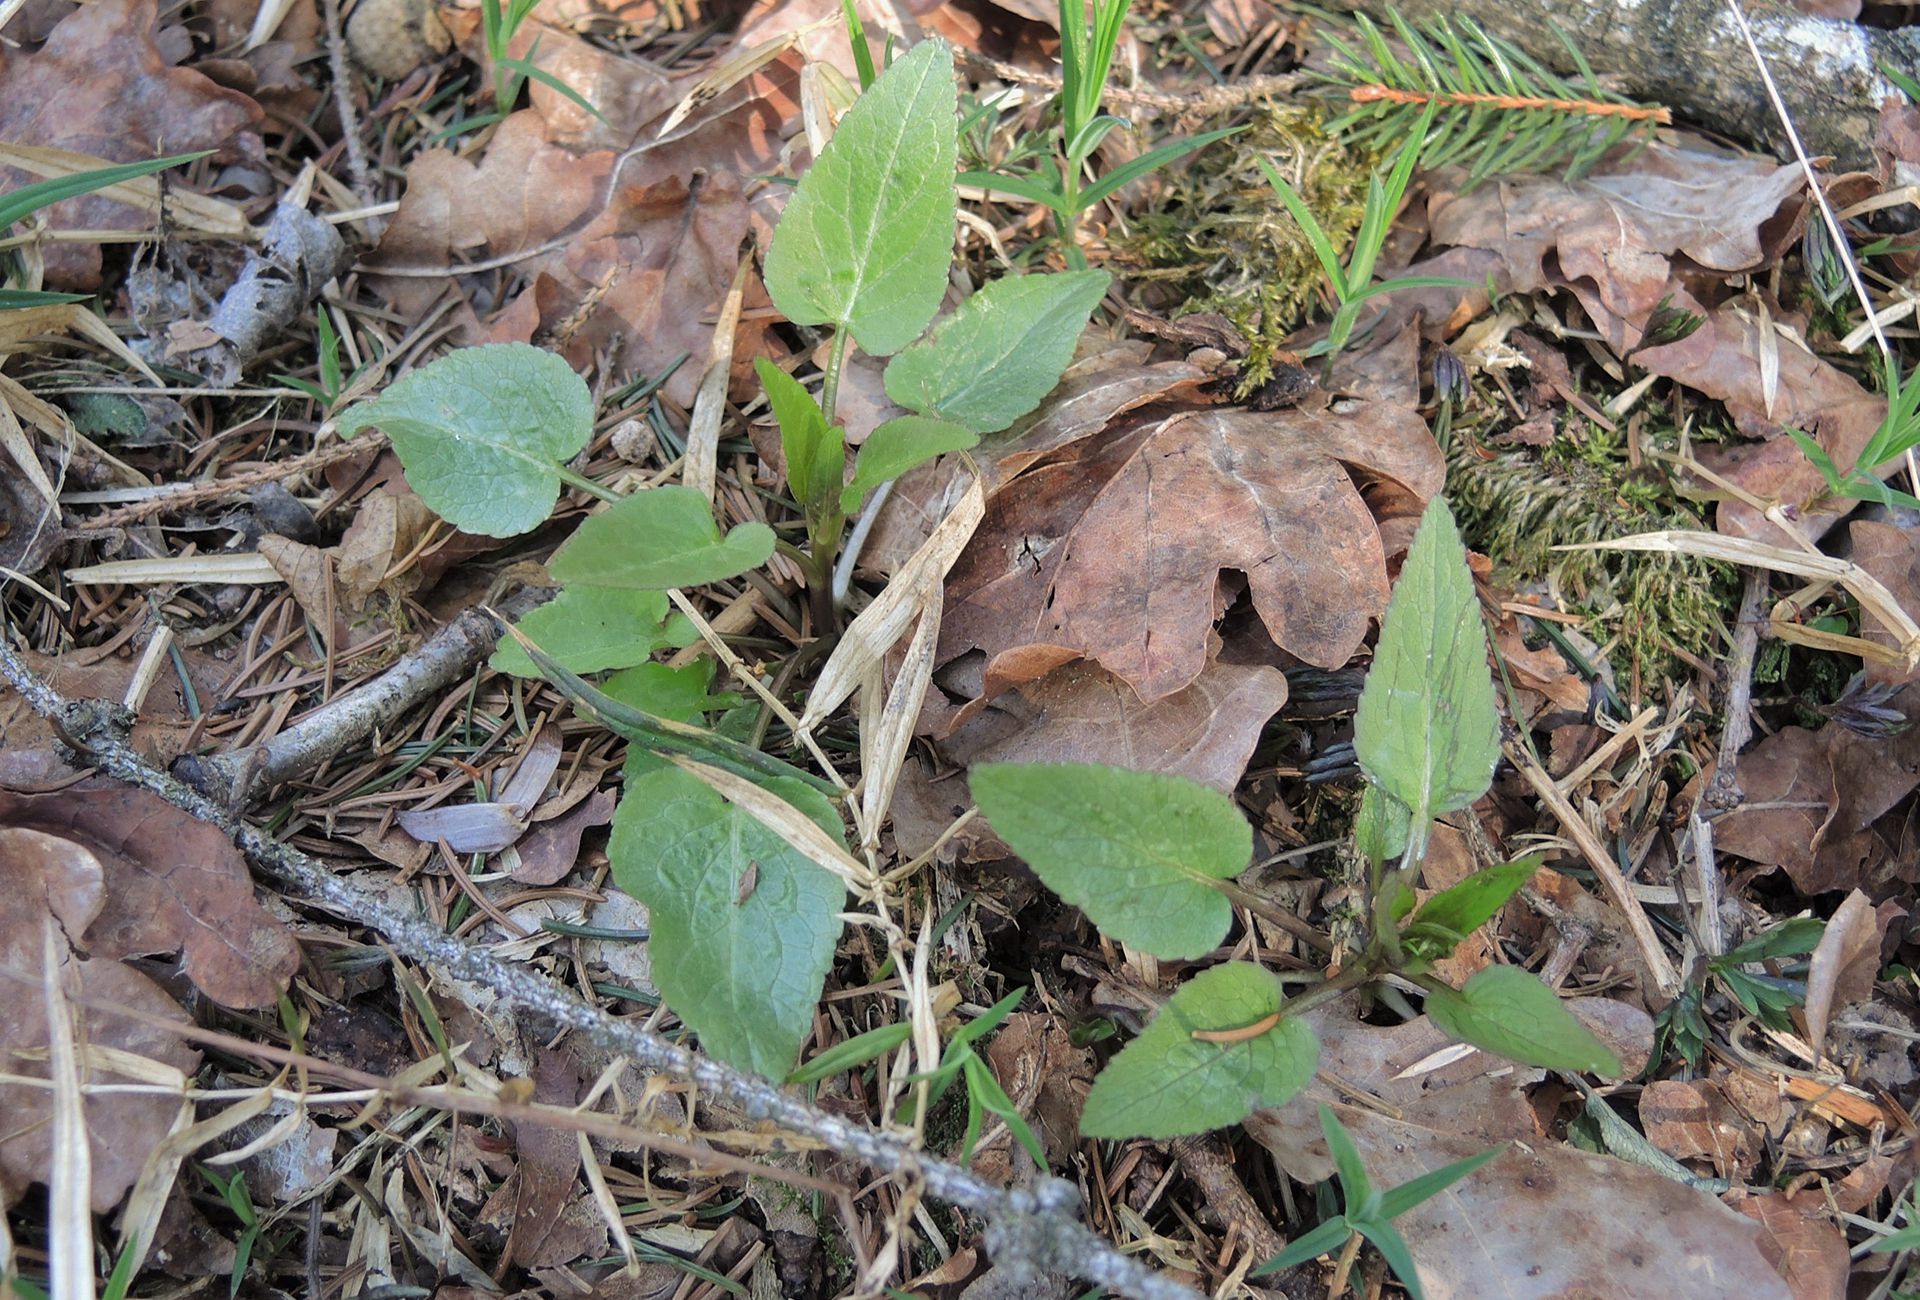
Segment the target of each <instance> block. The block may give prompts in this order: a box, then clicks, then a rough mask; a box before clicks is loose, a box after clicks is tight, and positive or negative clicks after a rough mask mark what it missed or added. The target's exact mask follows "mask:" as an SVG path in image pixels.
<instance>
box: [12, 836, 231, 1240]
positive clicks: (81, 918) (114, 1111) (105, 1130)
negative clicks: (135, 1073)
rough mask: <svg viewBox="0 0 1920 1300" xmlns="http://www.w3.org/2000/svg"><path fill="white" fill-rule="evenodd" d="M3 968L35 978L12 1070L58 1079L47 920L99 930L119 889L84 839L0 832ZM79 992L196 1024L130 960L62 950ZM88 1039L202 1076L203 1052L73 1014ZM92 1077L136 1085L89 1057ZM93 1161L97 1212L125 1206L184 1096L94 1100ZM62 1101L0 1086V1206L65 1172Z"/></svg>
mask: <svg viewBox="0 0 1920 1300" xmlns="http://www.w3.org/2000/svg"><path fill="white" fill-rule="evenodd" d="M0 877H4V879H5V880H6V882H7V887H6V888H5V889H4V890H0V967H4V968H5V969H6V970H7V972H8V973H9V975H17V976H20V977H21V978H22V979H23V980H24V981H25V982H24V983H15V982H14V981H13V980H12V979H9V980H8V981H7V989H8V992H7V997H8V999H9V1003H10V1006H9V1014H7V1015H4V1016H0V1074H14V1075H23V1076H30V1077H38V1078H46V1077H47V1063H46V1056H45V1052H46V1048H47V1033H48V1026H47V1016H46V1014H45V1012H44V1010H43V1009H42V1008H43V1007H44V1006H45V1002H44V993H43V990H42V989H41V987H40V972H41V971H42V969H43V968H44V961H45V951H46V942H47V938H46V936H47V922H48V919H49V918H51V919H52V921H53V922H54V924H55V925H56V926H58V928H59V932H60V935H61V937H62V942H61V944H60V946H61V948H63V949H66V948H67V945H66V943H65V942H64V939H65V937H67V936H72V935H76V934H81V933H83V932H84V931H86V930H87V929H88V928H89V927H90V926H92V925H93V924H95V922H96V921H97V919H98V918H99V916H100V913H101V909H102V907H103V905H104V904H105V901H106V896H107V892H108V890H109V888H110V884H109V880H110V873H109V872H108V870H107V868H106V866H105V865H104V864H103V863H102V861H101V859H100V858H99V856H98V855H97V854H95V853H94V852H93V851H92V850H91V849H90V848H88V847H87V846H86V845H85V844H83V843H81V842H80V841H79V840H77V839H75V838H73V837H71V836H69V835H65V834H61V833H59V832H57V831H46V830H36V829H33V828H30V827H25V826H19V825H11V826H5V825H0ZM60 958H61V961H62V965H63V967H65V970H64V972H63V974H64V975H65V976H66V977H67V979H68V983H67V987H68V988H69V989H71V988H73V987H74V985H76V984H77V985H78V992H79V995H80V997H82V998H84V999H85V1000H86V1001H88V1002H92V1003H96V1004H101V1005H106V1006H115V1007H126V1008H129V1009H131V1010H134V1011H138V1012H141V1013H143V1014H144V1015H147V1016H153V1017H158V1018H160V1019H163V1020H178V1021H180V1022H181V1023H182V1024H186V1023H189V1022H188V1020H187V1017H186V1016H185V1015H184V1014H183V1013H182V1012H181V1010H180V1008H179V1006H178V1005H176V1004H175V1002H174V1001H173V999H172V998H170V997H168V996H167V994H166V991H165V990H164V989H162V988H161V987H160V986H159V985H158V984H155V983H154V982H153V981H152V980H150V979H148V978H147V977H146V976H145V975H142V974H141V973H140V972H139V971H136V970H134V969H133V968H132V967H130V966H127V965H125V964H124V963H122V962H118V961H114V960H111V959H107V958H101V957H98V956H96V958H95V959H94V960H92V961H86V960H83V959H81V958H80V957H79V956H78V955H77V954H74V953H73V952H71V950H70V949H69V950H67V951H63V952H61V953H60ZM69 1010H70V1011H71V1013H72V1015H73V1019H74V1024H75V1027H76V1029H77V1030H79V1031H80V1036H81V1037H82V1038H83V1039H84V1041H85V1042H86V1043H88V1044H89V1045H91V1046H95V1047H107V1048H113V1049H115V1050H118V1051H122V1052H127V1053H130V1054H132V1055H134V1056H138V1057H143V1058H145V1059H146V1060H148V1061H152V1062H156V1063H158V1064H160V1065H164V1066H170V1067H172V1068H173V1069H175V1070H178V1071H180V1072H181V1073H183V1074H186V1073H191V1072H192V1071H193V1070H194V1068H195V1067H196V1066H198V1064H199V1061H200V1054H199V1053H198V1052H195V1051H194V1050H193V1049H192V1048H190V1047H188V1046H187V1045H186V1042H185V1040H183V1039H182V1038H180V1036H179V1035H177V1034H171V1033H168V1032H167V1031H166V1029H165V1028H164V1027H161V1026H158V1025H154V1024H149V1023H141V1022H138V1021H134V1020H130V1019H128V1018H126V1017H124V1016H114V1015H110V1014H104V1013H102V1012H99V1011H95V1010H91V1009H89V1008H87V1007H85V1006H70V1007H69ZM80 1070H81V1081H82V1082H83V1083H89V1082H103V1083H124V1082H126V1080H124V1079H122V1078H120V1077H119V1076H118V1075H108V1074H105V1073H103V1072H101V1071H98V1070H96V1069H94V1068H92V1067H90V1066H89V1065H88V1064H87V1062H86V1058H84V1057H83V1058H82V1062H81V1066H80ZM84 1110H85V1118H86V1126H87V1146H88V1153H89V1163H90V1169H89V1184H88V1195H89V1198H90V1200H91V1203H92V1207H93V1212H94V1213H95V1214H105V1213H107V1212H108V1211H109V1210H111V1209H113V1207H114V1206H115V1205H117V1204H119V1202H120V1198H121V1197H123V1196H125V1195H126V1194H127V1191H128V1189H129V1188H131V1187H132V1186H133V1184H134V1181H135V1180H136V1179H138V1178H139V1176H140V1170H141V1168H142V1167H143V1166H144V1165H145V1164H146V1161H147V1157H148V1155H149V1154H150V1153H151V1152H152V1151H153V1149H154V1148H155V1147H157V1146H158V1145H159V1144H160V1142H161V1140H162V1139H163V1138H165V1137H166V1135H167V1133H168V1132H169V1130H171V1128H172V1127H173V1123H174V1120H175V1119H176V1118H177V1116H178V1115H179V1112H180V1102H179V1099H178V1098H177V1097H172V1096H168V1095H166V1094H164V1093H124V1092H123V1093H95V1094H93V1095H91V1096H88V1097H87V1098H86V1101H85V1104H84ZM52 1119H53V1094H52V1093H51V1092H50V1091H48V1090H47V1089H46V1088H41V1087H36V1086H34V1085H31V1084H7V1083H0V1207H11V1206H12V1205H14V1204H15V1203H16V1202H17V1201H19V1200H20V1198H21V1197H22V1196H24V1195H25V1194H26V1191H27V1188H28V1186H29V1185H31V1184H33V1183H45V1182H47V1181H48V1179H49V1176H50V1171H51V1170H52V1168H53V1155H54V1152H53V1122H52Z"/></svg>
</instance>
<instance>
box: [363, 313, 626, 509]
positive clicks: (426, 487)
mask: <svg viewBox="0 0 1920 1300" xmlns="http://www.w3.org/2000/svg"><path fill="white" fill-rule="evenodd" d="M376 426H377V427H378V428H380V429H383V430H385V431H386V434H387V436H388V437H389V438H391V439H392V440H393V450H394V452H395V453H396V454H397V455H398V456H399V457H400V464H401V465H402V466H404V467H405V469H406V471H407V482H408V483H410V484H412V485H413V490H414V491H415V492H418V493H419V494H420V499H421V500H423V501H425V502H426V503H427V504H428V505H429V506H431V507H433V510H434V512H435V513H436V514H438V515H439V516H440V517H441V518H442V519H445V520H446V521H447V522H448V523H450V524H452V525H453V526H454V527H456V528H460V529H463V530H465V531H466V532H469V533H482V534H484V535H486V536H488V537H512V536H514V535H515V534H517V533H524V532H526V531H527V530H528V529H530V528H535V527H538V526H539V525H541V524H543V523H545V522H546V520H547V516H548V515H551V514H552V513H553V505H554V502H555V501H557V500H559V498H560V474H559V468H560V466H561V465H563V464H565V463H566V462H567V461H569V460H571V459H572V458H573V457H574V456H576V455H578V454H579V453H580V449H581V448H582V447H585V446H586V445H587V439H588V438H589V437H591V436H592V435H593V394H591V393H590V392H588V391H587V386H586V384H585V382H583V381H582V380H581V378H580V376H579V375H576V374H574V373H573V367H572V366H569V365H568V364H567V363H566V362H565V361H564V360H562V359H561V358H559V357H557V356H555V355H554V354H553V353H551V352H543V351H541V350H540V349H539V348H536V347H529V346H528V345H527V344H525V343H496V344H491V345H489V346H486V347H477V348H461V349H460V350H459V351H457V352H450V353H448V354H447V355H446V356H444V357H441V358H440V359H439V360H438V361H434V362H431V363H429V364H427V365H424V366H421V367H420V368H419V369H418V370H413V371H409V372H408V373H407V374H404V375H402V376H401V377H400V378H398V379H396V380H394V381H393V382H392V383H391V384H388V385H387V389H386V391H385V392H383V393H381V394H380V396H378V397H376V398H374V399H373V400H372V401H370V402H360V403H358V404H356V405H354V406H351V407H348V408H347V409H346V410H345V411H343V412H341V414H340V417H339V421H338V428H339V430H340V435H341V436H342V437H352V436H353V435H354V434H356V433H358V432H359V431H360V430H362V429H365V428H369V427H376Z"/></svg>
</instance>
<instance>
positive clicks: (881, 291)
mask: <svg viewBox="0 0 1920 1300" xmlns="http://www.w3.org/2000/svg"><path fill="white" fill-rule="evenodd" d="M958 106H959V95H958V92H957V91H956V90H955V87H954V80H953V54H952V52H951V51H950V50H949V49H948V48H947V45H946V43H945V42H944V41H937V40H930V41H922V42H921V43H920V44H918V45H916V46H914V47H913V48H912V49H911V50H909V51H907V52H906V53H905V54H903V55H901V56H900V58H898V59H896V60H895V61H894V63H893V66H892V67H890V68H888V69H887V70H886V71H885V72H883V73H881V74H880V75H879V76H878V77H877V78H875V80H874V83H873V86H872V87H871V88H870V89H869V90H867V91H866V93H865V94H863V95H861V96H860V98H859V99H858V100H857V101H856V102H855V103H854V106H853V107H852V108H851V109H849V110H847V115H846V116H845V117H844V118H842V119H841V120H840V126H839V129H838V130H836V131H835V132H834V136H833V139H832V141H830V142H829V143H828V145H827V147H826V148H825V149H824V150H822V151H821V154H820V157H819V158H817V159H815V160H814V164H813V166H812V167H811V168H809V169H808V171H807V173H806V175H804V176H802V177H801V178H800V183H799V184H798V185H797V186H795V187H794V191H793V197H792V198H791V199H789V200H787V208H786V211H785V212H784V213H782V214H781V217H780V224H779V226H778V227H777V228H776V229H775V231H774V235H773V247H772V248H771V249H769V250H768V253H767V292H768V294H769V295H771V297H772V298H773V302H774V305H775V306H776V307H778V308H779V309H780V310H781V312H782V313H783V314H784V315H785V316H786V317H787V319H788V320H791V321H792V322H793V323H794V324H796V325H831V326H833V327H834V328H835V329H836V330H848V331H851V332H852V335H853V339H854V341H855V342H856V343H858V344H859V345H860V346H861V347H862V348H864V349H865V350H866V351H867V352H869V353H871V354H872V355H874V356H889V355H891V354H892V353H894V352H898V351H899V350H900V349H901V348H902V347H905V346H906V345H907V344H908V343H910V342H912V341H913V340H914V338H916V337H917V336H918V335H919V333H920V331H922V330H924V329H925V328H926V327H927V322H928V321H930V320H932V319H933V314H934V312H936V311H938V310H939V307H940V299H941V296H942V295H943V294H945V293H946V289H947V266H948V263H949V262H950V261H951V257H952V247H953V222H954V207H955V196H954V182H953V177H954V166H955V162H956V159H957V156H958V152H959V144H958V140H959V117H958Z"/></svg>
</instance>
